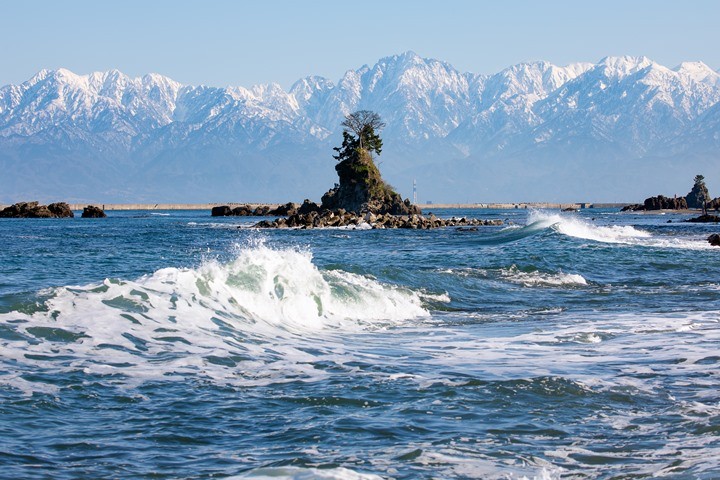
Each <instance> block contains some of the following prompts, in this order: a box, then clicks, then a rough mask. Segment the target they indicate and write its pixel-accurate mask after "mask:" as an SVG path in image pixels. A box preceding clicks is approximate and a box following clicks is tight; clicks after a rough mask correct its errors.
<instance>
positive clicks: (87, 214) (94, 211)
mask: <svg viewBox="0 0 720 480" xmlns="http://www.w3.org/2000/svg"><path fill="white" fill-rule="evenodd" d="M105 217H107V215H105V212H104V211H103V209H102V208H100V207H96V206H95V205H88V206H87V207H85V208H83V212H82V218H105Z"/></svg>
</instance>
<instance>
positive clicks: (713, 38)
mask: <svg viewBox="0 0 720 480" xmlns="http://www.w3.org/2000/svg"><path fill="white" fill-rule="evenodd" d="M0 12H2V16H3V22H2V23H3V27H2V28H1V29H0V41H1V42H2V45H3V47H2V49H0V85H6V84H9V83H21V82H23V81H25V80H27V79H29V78H30V77H32V76H33V75H34V74H35V73H36V72H38V71H39V70H41V69H43V68H49V69H57V68H61V67H62V68H67V69H69V70H71V71H73V72H75V73H78V74H87V73H90V72H93V71H106V70H111V69H118V70H120V71H122V72H124V73H126V74H128V75H131V76H141V75H144V74H146V73H151V72H153V73H160V74H163V75H166V76H169V77H171V78H173V79H174V80H177V81H179V82H181V83H184V84H192V85H199V84H204V85H210V86H228V85H240V86H246V87H249V86H251V85H254V84H258V83H270V82H276V83H279V84H280V85H281V86H282V87H284V88H286V89H287V88H289V87H290V86H291V85H292V84H293V83H294V82H295V81H296V80H298V79H300V78H302V77H305V76H308V75H321V76H324V77H327V78H329V79H331V80H333V81H337V80H338V79H340V78H341V77H342V75H343V74H344V73H345V71H347V70H349V69H357V68H359V67H361V66H363V65H365V64H368V65H373V64H375V63H376V62H377V61H378V60H379V59H381V58H383V57H387V56H390V55H394V54H398V53H402V52H405V51H408V50H412V51H414V52H416V53H417V54H419V55H420V56H422V57H426V58H436V59H439V60H444V61H446V62H448V63H450V64H451V65H453V66H454V67H455V68H457V69H458V70H460V71H463V72H473V73H483V74H490V73H496V72H498V71H500V70H502V69H503V68H506V67H509V66H511V65H515V64H517V63H520V62H526V61H534V60H546V61H549V62H551V63H554V64H556V65H566V64H568V63H573V62H597V61H598V60H600V59H601V58H603V57H605V56H608V55H634V56H637V55H645V56H647V57H650V58H651V59H652V60H655V61H656V62H658V63H660V64H663V65H665V66H668V67H674V66H676V65H678V64H679V63H680V62H682V61H686V60H689V61H702V62H705V63H706V64H708V65H709V66H710V67H711V68H713V69H715V70H717V69H720V48H718V46H719V45H720V28H718V27H717V19H718V18H720V1H718V0H711V1H709V0H695V1H692V0H686V1H683V2H679V1H666V0H653V1H647V0H624V1H617V0H609V1H602V2H600V1H597V2H587V1H578V0H574V1H564V0H563V1H529V0H528V1H526V0H507V1H502V2H500V1H492V2H491V1H479V0H475V1H465V0H442V1H425V0H414V1H404V0H381V1H378V0H363V1H361V2H342V1H338V0H332V1H328V0H316V1H313V0H305V1H281V0H262V1H240V0H236V1H220V0H203V1H193V2H191V1H181V0H175V1H170V0H152V1H151V0H142V1H137V0H123V1H110V0H102V1H100V0H92V1H88V0H75V1H73V0H64V1H57V0H52V1H48V0H34V1H33V2H27V1H26V0H21V1H15V0H0Z"/></svg>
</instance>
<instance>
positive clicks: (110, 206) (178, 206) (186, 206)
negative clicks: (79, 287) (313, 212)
mask: <svg viewBox="0 0 720 480" xmlns="http://www.w3.org/2000/svg"><path fill="white" fill-rule="evenodd" d="M630 203H631V202H626V203H590V202H587V203H547V202H518V203H426V204H422V203H421V204H418V207H420V208H421V209H422V210H423V211H425V210H428V211H431V210H433V209H448V210H470V209H497V210H508V209H516V208H518V209H558V210H562V209H566V208H572V209H576V210H580V209H584V208H622V207H624V206H625V205H629V204H630ZM88 205H95V206H97V207H100V208H102V209H103V210H107V211H116V210H212V208H213V207H219V206H223V205H227V206H229V207H231V208H233V207H238V206H241V205H249V206H251V207H252V208H257V207H265V206H266V207H269V208H277V207H279V206H280V205H281V204H280V203H247V202H218V203H96V202H86V203H71V204H70V208H71V209H72V210H73V211H77V210H82V209H83V208H85V207H86V206H88ZM8 206H9V205H0V209H3V208H5V207H8Z"/></svg>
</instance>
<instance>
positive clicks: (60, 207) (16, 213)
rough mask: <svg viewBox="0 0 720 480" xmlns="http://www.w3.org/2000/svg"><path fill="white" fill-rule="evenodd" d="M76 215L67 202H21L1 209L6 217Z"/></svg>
mask: <svg viewBox="0 0 720 480" xmlns="http://www.w3.org/2000/svg"><path fill="white" fill-rule="evenodd" d="M74 216H75V215H74V214H73V212H72V210H70V206H69V205H68V204H67V203H65V202H58V203H51V204H50V205H39V204H38V202H19V203H16V204H14V205H11V206H9V207H7V208H5V209H3V210H2V211H0V217H4V218H72V217H74Z"/></svg>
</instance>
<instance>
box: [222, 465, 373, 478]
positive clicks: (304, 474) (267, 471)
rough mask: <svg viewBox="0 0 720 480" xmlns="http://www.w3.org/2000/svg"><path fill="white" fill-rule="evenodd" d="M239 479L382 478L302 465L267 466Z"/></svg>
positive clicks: (341, 469) (351, 471)
mask: <svg viewBox="0 0 720 480" xmlns="http://www.w3.org/2000/svg"><path fill="white" fill-rule="evenodd" d="M235 478H237V479H243V478H248V479H253V480H382V477H380V476H378V475H373V474H365V473H358V472H356V471H354V470H350V469H348V468H344V467H338V468H322V469H320V468H301V467H266V468H258V469H257V470H254V471H252V472H249V473H247V474H245V475H242V476H240V477H235Z"/></svg>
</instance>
